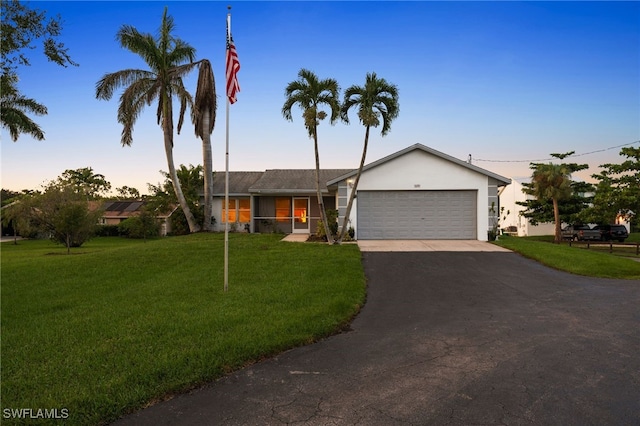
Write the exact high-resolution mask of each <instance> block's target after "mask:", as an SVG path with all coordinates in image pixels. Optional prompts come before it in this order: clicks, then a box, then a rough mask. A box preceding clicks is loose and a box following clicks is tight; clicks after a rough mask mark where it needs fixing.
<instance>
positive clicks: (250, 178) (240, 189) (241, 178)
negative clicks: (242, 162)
mask: <svg viewBox="0 0 640 426" xmlns="http://www.w3.org/2000/svg"><path fill="white" fill-rule="evenodd" d="M263 174H264V172H229V193H230V194H248V193H249V188H250V187H251V185H253V184H254V183H255V182H256V181H257V180H258V179H260V177H261V176H262V175H263ZM224 184H225V172H216V173H215V174H214V176H213V194H214V195H224Z"/></svg>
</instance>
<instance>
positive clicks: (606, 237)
mask: <svg viewBox="0 0 640 426" xmlns="http://www.w3.org/2000/svg"><path fill="white" fill-rule="evenodd" d="M593 229H597V230H598V231H599V232H600V239H601V240H603V241H611V240H618V241H619V242H621V243H622V242H624V240H626V239H627V237H629V232H628V231H627V227H626V226H624V225H598V226H594V227H593Z"/></svg>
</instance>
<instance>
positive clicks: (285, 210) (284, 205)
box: [276, 198, 291, 222]
mask: <svg viewBox="0 0 640 426" xmlns="http://www.w3.org/2000/svg"><path fill="white" fill-rule="evenodd" d="M290 212H291V198H276V220H277V221H278V222H289V221H290V220H291V216H290Z"/></svg>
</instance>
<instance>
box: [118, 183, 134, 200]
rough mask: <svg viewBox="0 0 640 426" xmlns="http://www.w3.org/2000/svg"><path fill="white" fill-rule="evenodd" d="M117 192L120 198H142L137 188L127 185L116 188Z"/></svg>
mask: <svg viewBox="0 0 640 426" xmlns="http://www.w3.org/2000/svg"><path fill="white" fill-rule="evenodd" d="M116 192H117V193H118V197H119V198H124V199H127V198H133V199H135V200H139V199H140V191H138V190H137V189H136V188H131V187H128V186H126V185H125V186H122V187H120V188H116Z"/></svg>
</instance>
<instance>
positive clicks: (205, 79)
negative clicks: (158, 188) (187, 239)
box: [191, 59, 217, 231]
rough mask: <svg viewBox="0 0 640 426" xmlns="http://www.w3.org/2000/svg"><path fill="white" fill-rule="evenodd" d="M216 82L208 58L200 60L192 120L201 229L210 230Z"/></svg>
mask: <svg viewBox="0 0 640 426" xmlns="http://www.w3.org/2000/svg"><path fill="white" fill-rule="evenodd" d="M216 107H217V103H216V84H215V80H214V77H213V69H212V68H211V63H210V62H209V61H208V60H206V59H205V60H202V61H201V63H200V68H199V73H198V86H197V87H196V98H195V103H194V105H193V109H192V110H191V111H192V121H193V123H194V126H195V132H196V136H198V137H199V138H200V139H201V140H202V163H203V165H204V168H203V170H204V220H203V223H202V229H204V230H205V231H211V229H212V227H211V217H212V216H213V153H212V151H211V133H212V132H213V127H214V124H215V121H216Z"/></svg>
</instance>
